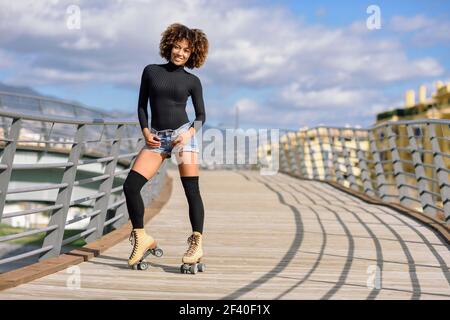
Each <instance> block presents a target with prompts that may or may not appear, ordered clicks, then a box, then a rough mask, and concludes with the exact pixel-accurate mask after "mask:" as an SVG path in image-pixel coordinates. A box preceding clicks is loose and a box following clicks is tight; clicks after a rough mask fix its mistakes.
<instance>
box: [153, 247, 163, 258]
mask: <svg viewBox="0 0 450 320" xmlns="http://www.w3.org/2000/svg"><path fill="white" fill-rule="evenodd" d="M163 254H164V252H163V251H162V249H161V248H155V251H154V255H155V256H157V257H158V258H159V257H162V255H163Z"/></svg>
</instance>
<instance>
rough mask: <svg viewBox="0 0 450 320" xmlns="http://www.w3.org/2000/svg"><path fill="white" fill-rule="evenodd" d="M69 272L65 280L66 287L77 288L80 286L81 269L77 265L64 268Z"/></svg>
mask: <svg viewBox="0 0 450 320" xmlns="http://www.w3.org/2000/svg"><path fill="white" fill-rule="evenodd" d="M66 273H68V274H69V276H68V277H67V281H66V287H67V288H68V289H70V290H78V289H80V288H81V269H80V267H79V266H71V267H69V268H67V269H66Z"/></svg>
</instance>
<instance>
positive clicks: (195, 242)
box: [186, 234, 200, 256]
mask: <svg viewBox="0 0 450 320" xmlns="http://www.w3.org/2000/svg"><path fill="white" fill-rule="evenodd" d="M187 243H188V244H189V248H188V250H187V251H186V255H188V256H191V255H193V254H194V252H195V251H196V250H197V248H198V246H199V243H200V236H195V235H194V234H193V235H191V236H190V237H189V238H188V240H187Z"/></svg>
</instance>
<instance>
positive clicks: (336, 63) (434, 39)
mask: <svg viewBox="0 0 450 320" xmlns="http://www.w3.org/2000/svg"><path fill="white" fill-rule="evenodd" d="M73 4H75V5H76V6H77V7H78V8H79V9H80V14H81V28H80V29H76V30H73V29H69V28H68V27H67V26H66V22H67V19H68V14H67V8H68V7H69V6H70V5H73ZM369 5H377V6H378V7H379V8H380V12H381V29H379V30H368V29H367V27H366V19H367V18H368V16H369V14H368V13H367V12H366V9H367V7H368V6H369ZM449 12H450V2H449V1H438V0H434V1H433V0H432V1H374V2H372V1H339V2H337V1H314V2H311V1H268V0H247V1H238V0H231V1H219V0H213V1H203V0H200V1H195V2H192V1H164V2H157V1H152V0H140V1H137V0H125V1H118V0H117V1H92V0H91V1H84V0H74V1H57V0H48V1H39V2H32V1H25V0H19V1H16V2H14V3H12V2H8V3H7V2H1V3H0V34H1V35H2V36H1V37H0V82H3V83H6V84H11V85H24V86H30V87H32V88H34V89H36V90H38V91H39V92H41V93H44V94H49V95H52V96H57V97H60V98H64V99H68V100H76V101H79V102H81V103H83V104H85V105H88V106H93V107H96V108H99V109H103V110H111V109H112V110H120V111H129V112H132V113H133V112H135V109H136V103H137V95H138V88H139V80H140V74H141V72H142V69H143V67H144V66H145V65H146V64H149V63H164V62H165V61H164V60H162V59H161V58H160V57H159V55H158V45H159V40H160V34H161V32H162V31H163V30H164V29H165V28H166V27H167V26H168V25H169V24H170V23H173V22H180V23H183V24H185V25H187V26H189V27H195V28H200V29H202V30H203V31H204V32H205V33H206V34H207V36H208V39H209V41H210V52H209V56H208V60H207V61H206V63H205V65H204V67H202V68H200V69H195V70H189V71H190V72H192V73H194V74H196V75H198V76H199V77H200V79H201V81H202V85H203V89H204V99H205V105H206V112H207V122H208V123H209V124H210V125H217V124H222V125H233V124H234V110H236V108H239V110H240V120H241V126H242V127H244V128H250V127H259V128H263V127H265V128H267V127H278V128H290V129H297V128H299V127H304V126H314V125H318V124H327V125H361V126H369V125H371V124H372V123H373V122H374V121H375V115H376V113H377V112H380V111H383V110H388V109H391V108H393V107H398V106H400V105H401V104H402V101H403V95H404V91H405V90H406V89H415V90H417V88H418V86H419V85H421V84H425V85H427V89H428V96H430V95H431V93H432V92H433V91H434V87H433V86H434V83H435V82H436V81H437V80H443V81H450V61H449V59H448V57H449V56H450V47H449V43H450V17H449V15H450V14H449ZM187 110H188V114H189V116H190V118H191V119H193V116H194V114H193V108H192V105H191V104H190V103H189V104H188V107H187Z"/></svg>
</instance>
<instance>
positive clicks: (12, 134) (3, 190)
mask: <svg viewBox="0 0 450 320" xmlns="http://www.w3.org/2000/svg"><path fill="white" fill-rule="evenodd" d="M21 127H22V119H20V118H14V119H12V123H11V128H10V129H9V132H8V140H9V141H6V144H5V148H4V149H3V156H2V160H1V164H2V165H5V166H6V168H3V169H2V168H0V221H2V216H3V210H4V208H5V202H6V194H7V192H8V185H9V181H10V180H11V173H12V166H13V162H14V155H15V154H16V149H17V143H18V142H17V141H18V140H19V135H20V129H21ZM5 133H6V131H5Z"/></svg>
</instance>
